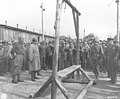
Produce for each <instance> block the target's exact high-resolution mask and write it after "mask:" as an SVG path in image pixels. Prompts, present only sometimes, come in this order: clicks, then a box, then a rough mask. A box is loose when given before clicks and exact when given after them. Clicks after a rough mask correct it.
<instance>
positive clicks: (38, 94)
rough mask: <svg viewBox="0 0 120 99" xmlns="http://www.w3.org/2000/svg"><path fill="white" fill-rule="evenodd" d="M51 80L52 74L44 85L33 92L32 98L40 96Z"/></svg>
mask: <svg viewBox="0 0 120 99" xmlns="http://www.w3.org/2000/svg"><path fill="white" fill-rule="evenodd" d="M51 81H52V76H51V77H50V78H49V79H48V80H47V81H46V82H45V83H44V85H43V86H42V87H41V88H40V89H39V90H38V91H37V93H35V94H34V96H33V98H37V97H40V96H41V95H42V93H43V92H44V91H45V89H46V88H47V87H48V86H49V84H50V83H51Z"/></svg>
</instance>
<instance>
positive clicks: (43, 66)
mask: <svg viewBox="0 0 120 99" xmlns="http://www.w3.org/2000/svg"><path fill="white" fill-rule="evenodd" d="M39 53H40V62H41V69H47V67H46V45H45V41H42V42H41V45H40V46H39Z"/></svg>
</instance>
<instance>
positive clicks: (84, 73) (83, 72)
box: [80, 67, 92, 81]
mask: <svg viewBox="0 0 120 99" xmlns="http://www.w3.org/2000/svg"><path fill="white" fill-rule="evenodd" d="M80 71H81V72H82V74H83V75H84V76H85V77H86V78H87V79H88V80H89V81H91V80H92V79H91V78H90V77H89V76H88V74H87V73H86V72H85V71H84V70H83V69H82V68H81V67H80Z"/></svg>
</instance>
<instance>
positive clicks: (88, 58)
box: [0, 39, 119, 75]
mask: <svg viewBox="0 0 120 99" xmlns="http://www.w3.org/2000/svg"><path fill="white" fill-rule="evenodd" d="M15 43H16V42H14V41H13V42H7V41H2V42H0V74H1V75H4V74H7V73H10V72H11V69H12V66H13V56H12V54H11V49H12V47H13V46H14V45H15ZM54 43H55V41H54V40H53V41H49V42H45V41H42V42H40V43H38V44H37V45H38V48H39V53H40V64H41V69H44V70H46V69H50V70H52V67H53V54H54ZM79 45H80V47H79V52H80V54H79V57H80V61H79V63H80V64H81V66H82V68H84V69H85V70H92V71H93V72H94V73H95V74H96V71H100V72H106V60H105V50H106V47H107V45H108V41H107V40H103V41H102V40H99V41H97V40H95V39H89V40H80V42H79ZM29 47H30V43H24V50H25V54H24V60H23V65H22V71H29V64H28V60H29V59H28V58H29V57H28V55H29V54H28V49H29ZM76 53H77V51H76V41H73V40H60V45H59V58H58V70H62V69H64V68H67V67H69V66H72V65H74V64H77V62H76V60H77V59H76V56H77V54H76ZM96 62H97V63H96ZM96 64H97V65H98V64H99V66H98V68H94V66H93V65H96ZM95 67H97V66H95ZM117 68H118V69H117V70H118V72H119V66H118V67H117Z"/></svg>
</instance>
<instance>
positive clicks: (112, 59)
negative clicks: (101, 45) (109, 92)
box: [109, 41, 119, 84]
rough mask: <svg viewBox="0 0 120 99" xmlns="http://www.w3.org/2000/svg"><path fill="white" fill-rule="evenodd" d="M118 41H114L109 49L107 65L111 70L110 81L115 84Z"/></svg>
mask: <svg viewBox="0 0 120 99" xmlns="http://www.w3.org/2000/svg"><path fill="white" fill-rule="evenodd" d="M118 44H119V43H118V42H117V41H115V42H114V44H113V45H112V47H111V49H110V51H109V66H110V72H111V75H110V77H111V81H110V82H111V83H112V84H115V83H116V82H117V76H116V75H117V65H118V54H119V46H118Z"/></svg>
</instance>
